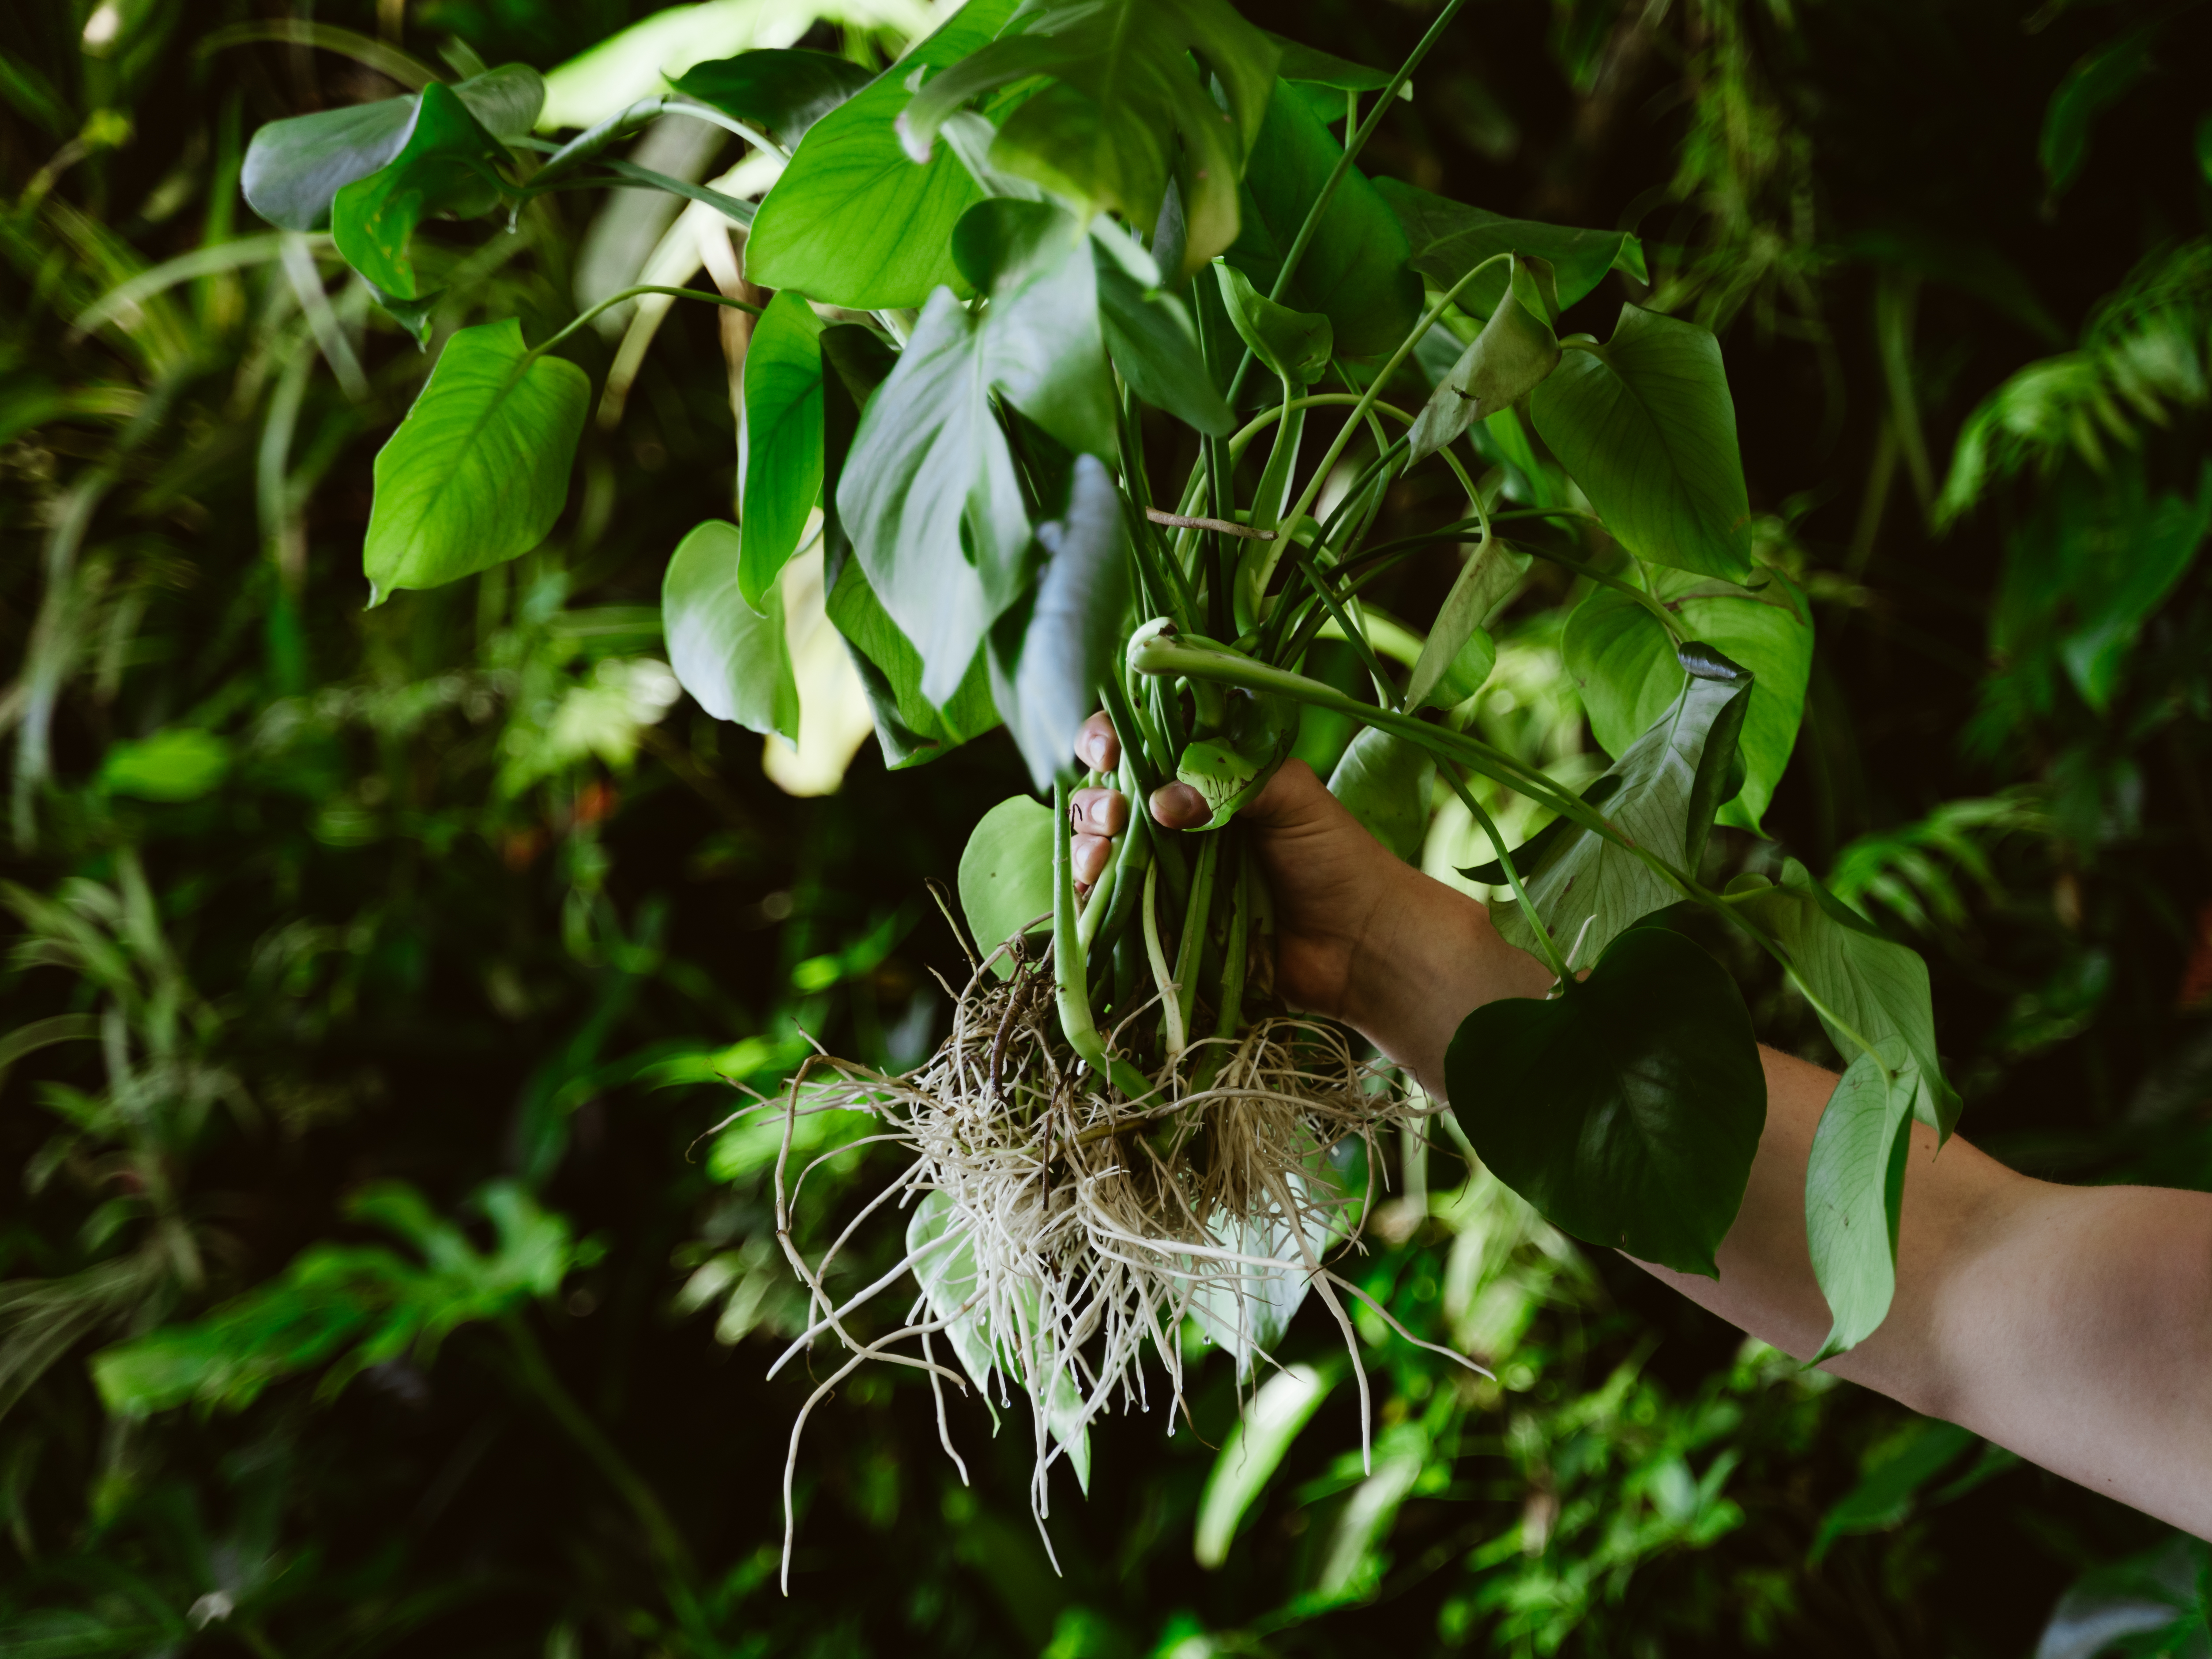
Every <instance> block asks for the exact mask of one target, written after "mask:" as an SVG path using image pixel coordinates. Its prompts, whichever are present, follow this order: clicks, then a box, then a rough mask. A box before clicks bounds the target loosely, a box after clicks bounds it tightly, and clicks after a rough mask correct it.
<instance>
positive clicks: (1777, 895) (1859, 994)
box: [1729, 859, 1960, 1135]
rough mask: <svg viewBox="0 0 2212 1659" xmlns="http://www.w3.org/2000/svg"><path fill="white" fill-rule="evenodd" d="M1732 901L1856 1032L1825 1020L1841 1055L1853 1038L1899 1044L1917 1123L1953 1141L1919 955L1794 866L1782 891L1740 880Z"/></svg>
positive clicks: (1954, 1115)
mask: <svg viewBox="0 0 2212 1659" xmlns="http://www.w3.org/2000/svg"><path fill="white" fill-rule="evenodd" d="M1729 902H1731V903H1733V904H1735V905H1736V906H1737V907H1738V908H1741V909H1742V910H1743V911H1744V912H1745V914H1746V915H1748V916H1749V917H1750V918H1751V919H1752V920H1753V921H1756V922H1758V923H1759V926H1760V927H1764V928H1765V929H1766V931H1767V932H1768V933H1771V934H1772V935H1773V936H1774V938H1775V939H1777V940H1778V942H1779V943H1780V944H1781V945H1782V948H1783V950H1784V953H1785V954H1786V955H1787V956H1788V957H1789V958H1790V966H1791V967H1792V968H1793V969H1796V973H1797V975H1798V977H1799V978H1801V979H1802V980H1803V981H1805V985H1806V987H1807V988H1808V990H1810V991H1811V992H1812V994H1814V996H1815V997H1818V998H1819V999H1820V1001H1821V1003H1822V1004H1824V1005H1825V1006H1826V1009H1827V1010H1828V1013H1829V1014H1832V1016H1833V1017H1834V1018H1835V1019H1836V1020H1840V1021H1841V1022H1842V1023H1843V1025H1844V1026H1848V1027H1850V1031H1845V1030H1844V1029H1842V1026H1838V1024H1834V1023H1832V1021H1831V1020H1830V1019H1829V1018H1828V1016H1827V1015H1823V1016H1822V1021H1821V1023H1822V1024H1824V1025H1826V1028H1827V1032H1828V1036H1829V1040H1830V1041H1832V1042H1834V1044H1835V1045H1836V1048H1837V1051H1838V1053H1840V1054H1845V1055H1856V1054H1859V1053H1860V1052H1861V1048H1860V1044H1859V1042H1857V1041H1855V1040H1854V1039H1853V1037H1852V1036H1851V1035H1850V1032H1856V1033H1857V1035H1858V1037H1860V1038H1863V1039H1864V1040H1865V1041H1866V1042H1869V1043H1872V1044H1874V1045H1875V1046H1876V1047H1877V1048H1879V1047H1880V1046H1881V1045H1882V1044H1883V1043H1886V1042H1891V1041H1896V1042H1901V1043H1903V1044H1904V1045H1905V1054H1907V1055H1908V1056H1909V1057H1910V1058H1911V1061H1912V1065H1913V1069H1914V1071H1915V1073H1916V1074H1917V1079H1918V1081H1917V1085H1916V1086H1915V1090H1914V1093H1913V1101H1912V1109H1913V1115H1915V1116H1917V1118H1918V1119H1919V1120H1920V1121H1922V1122H1923V1123H1925V1124H1927V1125H1928V1126H1929V1127H1930V1128H1933V1129H1935V1130H1936V1131H1937V1132H1938V1133H1942V1134H1945V1135H1948V1134H1949V1133H1951V1127H1952V1125H1954V1123H1956V1122H1957V1121H1958V1120H1959V1107H1960V1100H1959V1097H1958V1095H1957V1094H1956V1093H1955V1092H1954V1091H1953V1090H1952V1089H1951V1088H1950V1086H1949V1085H1948V1084H1946V1083H1945V1082H1944V1080H1943V1072H1942V1063H1941V1061H1940V1060H1938V1059H1937V1057H1936V1012H1935V1004H1934V1001H1933V1000H1932V999H1931V998H1930V996H1929V989H1928V964H1927V963H1924V962H1923V961H1922V960H1921V959H1920V957H1919V954H1918V953H1917V951H1912V950H1910V949H1908V948H1907V947H1906V946H1905V945H1899V944H1898V943H1897V942H1896V941H1895V940H1894V939H1884V938H1883V937H1882V936H1881V934H1880V933H1876V932H1875V930H1874V929H1873V928H1872V927H1869V926H1868V925H1867V924H1866V922H1865V921H1863V919H1862V918H1861V917H1860V916H1859V915H1857V913H1856V912H1854V911H1853V910H1852V909H1851V908H1850V907H1849V906H1848V905H1846V904H1844V902H1842V901H1840V900H1839V899H1838V898H1837V897H1836V896H1834V895H1833V894H1832V893H1830V892H1829V891H1828V890H1827V889H1826V888H1825V887H1823V886H1821V885H1820V883H1819V882H1817V881H1815V880H1814V878H1813V877H1812V874H1811V873H1810V872H1808V870H1807V869H1806V868H1805V866H1803V865H1802V864H1800V863H1798V862H1797V860H1795V859H1790V860H1786V861H1785V862H1784V864H1783V866H1782V880H1781V883H1780V884H1778V885H1777V884H1773V883H1771V882H1770V881H1769V880H1768V879H1767V878H1765V877H1764V876H1752V875H1746V876H1739V877H1737V878H1736V879H1735V881H1734V882H1732V883H1730V884H1729Z"/></svg>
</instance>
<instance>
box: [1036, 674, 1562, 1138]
mask: <svg viewBox="0 0 2212 1659" xmlns="http://www.w3.org/2000/svg"><path fill="white" fill-rule="evenodd" d="M1075 752H1076V757H1077V758H1078V759H1079V760H1081V761H1082V762H1083V763H1085V764H1086V765H1088V766H1090V767H1091V769H1094V770H1096V771H1101V772H1104V771H1110V770H1111V769H1113V768H1115V767H1116V766H1118V765H1119V764H1120V763H1121V743H1120V741H1119V739H1118V738H1116V737H1115V732H1114V726H1113V722H1112V721H1111V720H1109V719H1108V717H1107V716H1106V715H1104V714H1094V715H1092V716H1091V719H1090V720H1088V721H1087V722H1085V725H1084V727H1083V729H1082V731H1081V732H1079V733H1078V734H1077V736H1076V740H1075ZM1150 805H1151V808H1152V817H1153V818H1154V819H1155V820H1156V821H1158V823H1161V824H1163V825H1164V826H1166V827H1167V828H1169V829H1189V828H1191V827H1193V826H1194V825H1196V824H1200V823H1205V822H1206V817H1207V816H1208V814H1207V811H1206V805H1205V803H1204V802H1203V801H1202V800H1201V799H1200V798H1199V793H1198V792H1197V791H1196V790H1195V789H1193V788H1192V787H1190V786H1189V785H1188V784H1185V783H1170V784H1166V785H1164V786H1163V787H1161V788H1159V789H1158V790H1157V791H1155V792H1154V793H1153V795H1152V801H1151V803H1150ZM1070 811H1071V814H1072V816H1073V819H1074V829H1075V830H1076V837H1075V846H1074V850H1073V859H1074V866H1075V874H1076V878H1077V879H1079V880H1081V881H1085V882H1088V881H1093V880H1096V879H1097V877H1098V876H1099V875H1100V874H1101V873H1102V872H1103V871H1104V869H1105V867H1106V860H1107V858H1108V856H1109V854H1110V852H1111V850H1112V845H1113V838H1114V837H1115V836H1118V835H1120V834H1121V831H1122V830H1124V829H1127V827H1128V822H1129V804H1128V802H1127V800H1126V799H1123V798H1122V797H1121V794H1119V793H1117V792H1115V791H1114V790H1111V789H1079V790H1078V791H1076V793H1075V796H1074V799H1073V800H1072V801H1071V802H1070ZM1241 821H1242V822H1243V823H1244V824H1245V825H1246V826H1247V827H1248V828H1249V830H1250V831H1251V834H1252V846H1253V850H1254V851H1255V852H1256V853H1257V854H1259V857H1260V862H1261V869H1262V870H1263V871H1264V872H1266V874H1267V883H1268V885H1269V887H1270V888H1271V889H1272V890H1273V893H1274V896H1275V927H1276V945H1275V982H1276V984H1277V985H1278V986H1279V987H1280V988H1281V990H1282V993H1283V996H1284V999H1285V1000H1286V1001H1288V1002H1289V1003H1290V1004H1291V1006H1293V1007H1297V1008H1304V1009H1308V1010H1310V1011H1311V1012H1315V1013H1317V1014H1325V1015H1328V1016H1330V1017H1332V1018H1338V1019H1342V1020H1345V1021H1346V1022H1347V1023H1348V1024H1352V1025H1353V1026H1355V1027H1357V1028H1358V1030H1359V1031H1360V1032H1361V1033H1362V1034H1363V1035H1364V1036H1366V1037H1367V1038H1368V1039H1369V1040H1370V1042H1374V1043H1375V1045H1376V1047H1377V1048H1381V1049H1383V1052H1384V1053H1386V1054H1389V1055H1390V1056H1391V1057H1392V1058H1393V1059H1395V1060H1398V1061H1399V1062H1400V1063H1401V1064H1402V1065H1406V1066H1410V1067H1411V1068H1412V1069H1413V1071H1414V1072H1415V1073H1417V1074H1418V1075H1419V1076H1420V1077H1421V1079H1422V1080H1423V1081H1424V1083H1425V1084H1426V1085H1428V1086H1429V1088H1430V1089H1431V1091H1432V1092H1435V1093H1437V1095H1438V1097H1441V1095H1442V1091H1443V1051H1444V1048H1446V1046H1447V1045H1449V1042H1450V1041H1451V1037H1452V1033H1453V1032H1455V1030H1458V1029H1459V1022H1460V1021H1461V1020H1462V1019H1463V1018H1466V1016H1467V1013H1468V1010H1470V1009H1472V1008H1474V1006H1477V1005H1478V1004H1480V1003H1482V1002H1486V1001H1489V1000H1491V999H1492V998H1493V997H1498V996H1539V997H1540V996H1541V995H1543V994H1544V993H1545V991H1546V990H1547V989H1548V988H1549V987H1550V983H1551V975H1549V974H1548V973H1547V971H1546V970H1545V969H1544V968H1543V966H1542V965H1541V963H1538V962H1537V961H1536V960H1535V959H1534V957H1528V956H1526V955H1523V954H1522V952H1520V951H1516V950H1514V949H1513V948H1512V947H1511V946H1510V945H1507V944H1506V943H1505V942H1504V940H1503V939H1499V938H1498V934H1497V933H1496V931H1495V930H1494V929H1493V928H1492V927H1491V925H1490V915H1489V912H1488V911H1486V910H1485V909H1484V908H1483V907H1482V906H1481V905H1480V904H1478V903H1476V902H1474V900H1473V899H1471V898H1469V897H1468V896H1466V895H1465V894H1463V893H1461V892H1459V891H1457V890H1455V889H1453V888H1449V887H1446V886H1445V885H1444V884H1443V883H1441V882H1438V881H1435V880H1433V879H1431V878H1429V877H1427V876H1425V875H1423V874H1422V873H1421V872H1419V871H1418V870H1416V869H1414V868H1413V867H1412V866H1410V865H1407V864H1405V863H1403V862H1401V860H1399V859H1397V858H1396V857H1395V856H1394V855H1393V854H1391V853H1390V852H1389V849H1387V848H1384V847H1383V844H1382V843H1381V842H1378V841H1376V839H1375V838H1374V836H1370V835H1369V834H1368V833H1367V831H1366V829H1364V828H1363V827H1362V826H1361V824H1360V823H1359V820H1358V819H1357V818H1355V817H1352V814H1351V813H1350V812H1348V811H1346V810H1345V808H1344V806H1343V805H1342V804H1341V803H1340V802H1339V801H1338V799H1336V797H1335V796H1334V795H1332V794H1330V793H1329V792H1328V789H1327V788H1326V787H1323V786H1322V781H1321V780H1320V779H1319V778H1317V777H1316V776H1315V775H1314V772H1313V769H1312V768H1311V767H1310V766H1308V765H1307V764H1306V763H1304V761H1291V762H1288V763H1285V765H1284V766H1283V768H1282V769H1281V770H1279V771H1278V772H1277V773H1276V774H1275V775H1274V777H1273V780H1271V781H1269V783H1268V785H1267V787H1266V788H1265V789H1263V790H1261V792H1260V795H1259V798H1258V799H1256V800H1255V801H1254V802H1253V803H1252V804H1251V805H1249V806H1248V807H1246V808H1245V809H1244V811H1243V813H1242V814H1241Z"/></svg>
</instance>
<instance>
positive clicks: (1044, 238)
mask: <svg viewBox="0 0 2212 1659" xmlns="http://www.w3.org/2000/svg"><path fill="white" fill-rule="evenodd" d="M952 260H953V263H954V264H957V266H959V268H960V274H961V275H962V276H965V277H966V278H967V279H968V280H969V282H970V283H974V284H975V287H976V289H978V290H979V291H981V292H982V293H985V294H987V295H989V296H990V305H989V307H987V309H986V311H985V312H984V313H983V323H982V329H981V334H980V336H979V338H978V343H977V344H978V349H979V350H980V351H981V355H982V365H983V373H984V374H985V375H986V376H987V378H988V380H989V381H990V383H991V385H992V386H994V387H996V388H997V389H998V390H999V391H1000V392H1003V393H1004V394H1005V395H1006V398H1008V399H1009V400H1011V401H1012V404H1013V405H1014V406H1015V407H1016V408H1017V409H1018V410H1021V411H1022V413H1024V415H1026V416H1029V417H1030V419H1031V420H1033V421H1035V422H1036V423H1037V424H1038V425H1039V426H1041V427H1042V428H1044V429H1045V430H1046V431H1047V432H1049V433H1050V434H1052V435H1053V436H1054V437H1055V438H1057V439H1058V440H1059V441H1060V442H1061V443H1063V444H1065V445H1066V447H1068V448H1069V449H1072V450H1078V451H1083V452H1086V453H1090V454H1092V455H1097V456H1111V455H1114V454H1116V453H1118V449H1117V446H1116V442H1115V415H1114V384H1113V380H1112V377H1111V375H1110V374H1109V372H1108V370H1107V367H1106V345H1105V341H1104V339H1103V337H1102V335H1101V333H1100V331H1099V324H1098V281H1097V268H1096V266H1095V264H1094V263H1093V260H1092V256H1091V241H1090V238H1088V237H1087V236H1085V234H1084V231H1083V227H1082V226H1081V225H1080V224H1079V223H1078V222H1076V220H1075V218H1074V217H1073V215H1071V214H1068V213H1066V212H1065V211H1063V210H1060V209H1059V208H1057V207H1054V206H1052V205H1051V204H1048V203H1044V202H1018V201H1012V200H1007V199H1004V198H1001V199H999V200H994V201H988V202H978V203H977V204H975V206H974V207H972V208H970V209H969V210H968V211H967V212H966V213H964V214H963V215H961V216H960V222H959V223H958V224H957V225H955V226H954V227H953V229H952Z"/></svg>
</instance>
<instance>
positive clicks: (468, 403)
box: [362, 317, 591, 605]
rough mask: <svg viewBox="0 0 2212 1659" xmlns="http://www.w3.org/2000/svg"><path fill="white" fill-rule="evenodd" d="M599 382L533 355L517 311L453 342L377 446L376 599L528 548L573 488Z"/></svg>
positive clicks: (370, 548) (371, 570)
mask: <svg viewBox="0 0 2212 1659" xmlns="http://www.w3.org/2000/svg"><path fill="white" fill-rule="evenodd" d="M590 400H591V381H590V380H588V379H587V378H586V376H585V374H584V371H583V370H582V369H580V368H577V367H576V366H575V364H574V363H572V362H568V361H567V360H566V359H564V358H560V357H532V356H529V354H528V353H527V352H526V350H525V349H524V348H523V344H522V325H521V324H520V322H518V321H516V320H515V319H513V318H511V317H510V318H508V319H507V320H505V321H504V322H497V323H480V324H478V325H477V326H476V327H474V328H465V329H462V330H461V331H459V333H457V334H455V335H454V336H453V338H452V339H450V340H448V341H447V342H446V349H445V350H444V351H443V352H441V354H440V355H439V357H438V362H437V364H436V366H435V368H432V369H431V371H430V378H429V380H428V382H427V383H426V384H425V385H424V386H423V387H422V394H421V395H420V396H419V397H417V398H416V399H415V406H414V407H413V408H412V409H410V410H408V411H407V418H406V419H405V420H404V421H402V422H400V423H399V429H398V431H396V432H394V433H393V434H392V438H391V441H389V442H387V443H386V445H385V446H384V447H383V448H382V449H381V450H380V451H379V452H378V453H377V457H376V494H375V500H374V505H373V506H372V507H370V509H369V514H368V539H367V541H366V543H365V544H364V546H363V549H362V568H363V570H364V572H365V573H366V574H367V575H368V582H369V589H370V596H369V603H370V604H371V605H381V604H382V603H383V602H384V601H385V600H386V599H388V598H390V597H391V595H392V590H393V589H395V588H401V587H437V586H442V585H443V584H444V583H447V582H449V581H453V580H457V579H458V578H459V577H462V576H466V575H469V574H472V573H473V572H476V571H478V570H488V569H489V568H491V567H492V566H494V565H495V564H502V563H504V562H507V560H509V559H512V558H514V557H516V556H519V555H520V554H524V553H527V552H528V551H529V550H531V549H532V548H533V547H535V546H537V545H538V543H539V542H541V541H543V540H544V539H545V534H546V532H548V531H550V529H552V527H553V521H554V520H556V519H557V518H559V517H560V516H561V507H562V502H563V501H566V500H567V499H568V465H569V462H570V461H571V460H572V459H574V456H575V453H576V440H577V439H578V437H579V436H580V435H581V434H582V432H583V429H584V410H585V406H586V404H588V403H589V402H590Z"/></svg>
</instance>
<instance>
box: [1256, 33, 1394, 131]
mask: <svg viewBox="0 0 2212 1659" xmlns="http://www.w3.org/2000/svg"><path fill="white" fill-rule="evenodd" d="M1267 38H1268V39H1269V40H1273V42H1274V43H1275V50H1276V51H1277V52H1279V53H1280V54H1281V56H1279V58H1277V59H1276V60H1275V78H1276V79H1277V80H1279V81H1303V82H1306V83H1307V84H1309V85H1311V86H1316V87H1327V88H1329V89H1330V90H1332V91H1334V92H1380V91H1382V90H1383V88H1385V87H1387V86H1389V84H1390V71H1389V70H1379V69H1370V68H1369V67H1368V66H1367V65H1366V64H1355V63H1353V62H1352V60H1351V59H1350V58H1339V57H1336V56H1335V55H1334V53H1331V52H1319V51H1316V50H1315V48H1313V47H1311V46H1300V45H1299V44H1298V43H1297V41H1295V40H1285V39H1284V38H1283V37H1282V36H1281V35H1279V34H1277V33H1275V32H1274V31H1273V30H1272V29H1270V30H1268V31H1267ZM1412 90H1413V87H1412V84H1411V83H1410V82H1408V83H1407V88H1406V91H1405V92H1404V93H1401V94H1399V95H1400V96H1401V97H1403V96H1406V95H1407V94H1410V93H1411V92H1412ZM1343 113H1344V112H1343V110H1342V109H1341V108H1340V109H1339V110H1338V111H1337V114H1338V115H1339V116H1341V115H1342V114H1343Z"/></svg>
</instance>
